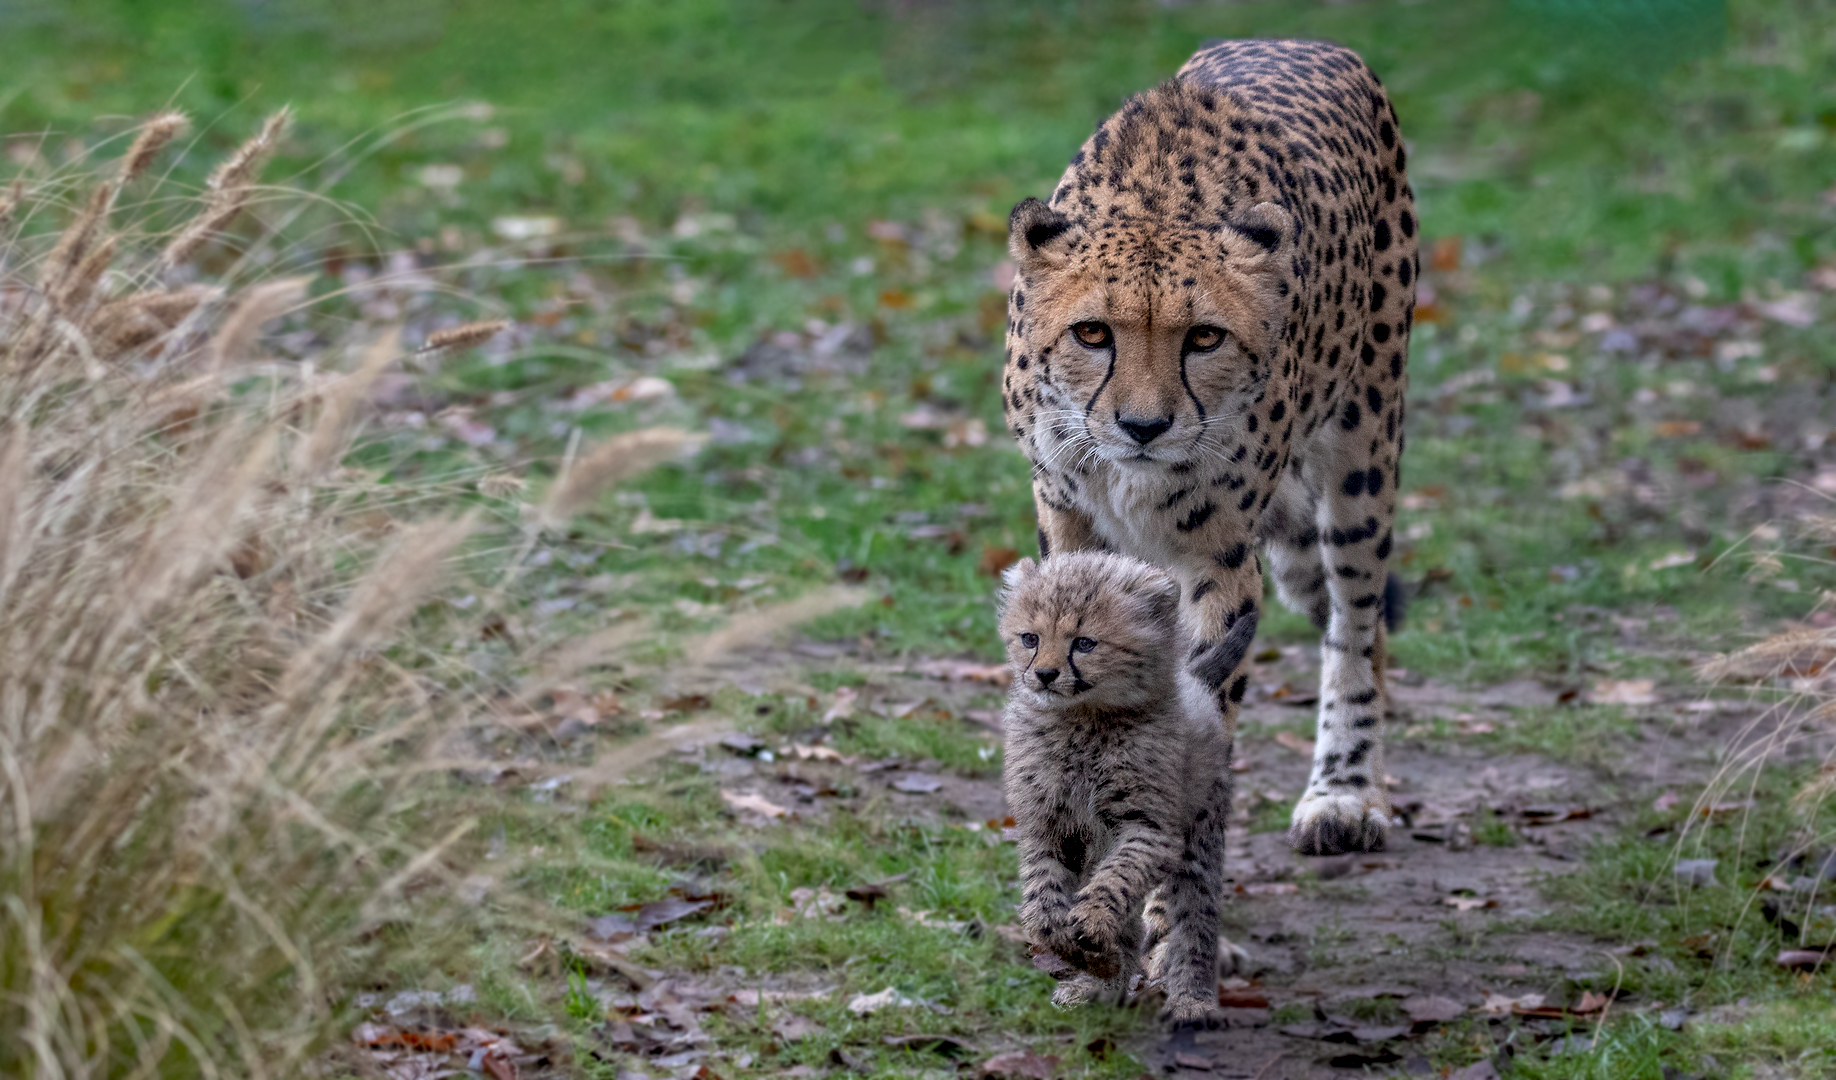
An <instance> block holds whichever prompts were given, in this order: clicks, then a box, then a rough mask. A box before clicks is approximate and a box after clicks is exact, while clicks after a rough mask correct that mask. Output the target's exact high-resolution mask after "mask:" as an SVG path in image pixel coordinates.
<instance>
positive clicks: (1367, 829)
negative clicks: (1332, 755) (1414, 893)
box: [1288, 794, 1390, 855]
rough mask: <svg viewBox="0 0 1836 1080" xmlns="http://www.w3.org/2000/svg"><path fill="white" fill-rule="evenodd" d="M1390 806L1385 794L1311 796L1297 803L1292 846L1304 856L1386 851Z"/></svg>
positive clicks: (1290, 833)
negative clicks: (1376, 795)
mask: <svg viewBox="0 0 1836 1080" xmlns="http://www.w3.org/2000/svg"><path fill="white" fill-rule="evenodd" d="M1389 828H1390V808H1389V807H1388V806H1387V805H1386V804H1385V803H1384V802H1383V801H1382V799H1381V797H1372V796H1366V795H1336V794H1335V795H1308V796H1307V797H1305V798H1303V799H1301V801H1300V802H1299V803H1297V804H1295V807H1294V819H1293V824H1292V825H1291V826H1290V827H1289V829H1288V846H1290V847H1292V848H1293V849H1294V850H1295V851H1297V852H1299V853H1300V854H1302V855H1343V854H1346V853H1347V852H1353V851H1382V850H1383V844H1384V839H1385V836H1386V834H1387V833H1388V832H1389Z"/></svg>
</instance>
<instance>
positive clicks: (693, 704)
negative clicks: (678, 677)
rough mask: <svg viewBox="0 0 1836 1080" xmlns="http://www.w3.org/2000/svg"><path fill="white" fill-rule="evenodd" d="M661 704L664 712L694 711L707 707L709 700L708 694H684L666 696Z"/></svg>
mask: <svg viewBox="0 0 1836 1080" xmlns="http://www.w3.org/2000/svg"><path fill="white" fill-rule="evenodd" d="M659 704H660V705H661V706H662V709H663V711H664V712H681V713H692V712H700V711H701V710H702V709H705V708H707V707H708V705H709V701H708V696H707V695H706V694H684V695H682V696H681V697H673V698H665V699H664V700H663V701H661V702H660V703H659Z"/></svg>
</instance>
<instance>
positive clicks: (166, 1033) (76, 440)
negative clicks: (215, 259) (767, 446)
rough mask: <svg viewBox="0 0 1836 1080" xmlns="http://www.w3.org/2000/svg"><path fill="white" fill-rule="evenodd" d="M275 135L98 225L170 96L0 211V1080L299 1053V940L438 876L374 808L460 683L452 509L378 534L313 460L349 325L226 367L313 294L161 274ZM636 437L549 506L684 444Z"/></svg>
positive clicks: (300, 286) (359, 347) (340, 450)
mask: <svg viewBox="0 0 1836 1080" xmlns="http://www.w3.org/2000/svg"><path fill="white" fill-rule="evenodd" d="M285 122H286V116H285V114H284V113H283V114H280V115H277V116H275V117H272V118H270V119H269V120H268V121H267V122H266V123H265V124H264V125H263V126H262V128H261V130H260V131H259V133H258V134H257V135H256V136H255V137H254V138H253V139H251V140H250V141H249V142H248V143H246V144H245V145H244V146H243V147H241V148H240V149H239V150H238V151H236V152H235V153H234V154H233V155H232V156H231V157H230V158H229V160H227V161H226V162H224V163H223V164H222V165H221V166H220V167H219V168H218V169H217V170H216V171H215V172H214V173H213V174H212V176H211V180H210V184H209V187H208V189H207V190H206V191H205V193H204V194H203V196H202V198H201V199H200V201H199V206H198V209H197V212H196V214H195V216H194V217H192V218H191V219H190V220H189V221H188V222H186V223H184V224H183V225H182V226H180V227H178V228H176V229H173V230H169V231H167V232H166V233H165V234H164V235H163V236H149V235H146V234H144V233H141V232H136V231H134V228H133V225H134V223H131V222H130V223H129V225H128V226H125V227H124V226H121V225H120V224H118V223H117V222H116V221H115V220H114V217H115V216H116V209H115V208H116V205H117V196H118V195H119V194H120V193H121V191H122V190H123V188H124V187H125V186H126V185H128V184H131V183H134V182H136V181H138V180H139V179H140V178H142V177H143V176H144V175H145V174H147V173H148V172H149V170H150V169H151V167H152V166H153V165H154V163H155V162H156V161H157V159H158V158H159V156H160V154H161V153H162V151H164V150H165V149H166V147H167V146H168V145H169V144H170V143H171V141H172V139H173V138H174V137H175V136H176V135H177V134H178V133H179V132H180V131H182V130H183V129H184V127H185V121H184V118H183V117H180V116H177V115H175V114H166V115H162V116H158V117H155V118H154V119H153V120H151V121H149V122H148V123H147V124H146V125H145V126H144V127H143V128H142V129H141V130H140V131H139V133H138V135H137V137H136V138H135V139H134V140H133V143H132V146H131V147H130V148H129V149H128V151H127V153H126V155H125V156H124V157H123V158H122V159H121V160H120V161H119V162H118V163H116V164H115V165H114V166H113V167H112V168H109V169H107V170H102V171H100V176H99V178H96V179H93V180H91V181H89V182H88V186H87V189H86V190H83V191H82V192H80V193H79V194H76V195H75V197H72V195H71V185H69V184H67V183H66V184H65V185H63V186H62V187H61V188H59V189H58V190H56V191H54V192H50V193H49V194H47V193H46V192H45V191H35V190H32V189H28V188H26V187H24V186H22V185H13V186H12V187H11V188H10V189H8V190H7V191H6V192H5V193H4V197H3V203H0V417H3V418H4V419H3V420H0V837H3V839H0V1033H4V1035H0V1075H3V1076H22V1077H34V1078H67V1077H68V1078H75V1077H103V1076H130V1075H132V1076H148V1075H162V1076H163V1075H199V1076H268V1075H277V1076H279V1075H289V1074H294V1073H297V1072H298V1071H299V1070H300V1068H301V1067H302V1065H303V1063H305V1062H306V1061H307V1060H309V1055H310V1054H311V1053H312V1052H313V1050H314V1047H315V1046H316V1045H317V1043H318V1041H319V1040H321V1039H322V1038H323V1037H324V1035H325V1029H326V1025H327V1023H328V1021H329V1019H330V1010H331V1009H332V1008H334V1007H335V1003H336V1000H337V996H336V994H335V993H333V992H332V988H331V987H328V986H327V985H326V983H325V981H324V979H325V972H326V970H327V967H326V958H327V955H328V953H330V952H333V951H335V950H336V949H337V948H338V947H339V946H341V945H343V944H346V943H348V942H349V941H350V940H351V937H352V935H353V934H355V933H357V932H359V931H360V930H362V929H363V928H364V927H365V925H366V920H367V919H371V918H374V917H376V914H377V912H379V911H381V910H383V907H384V905H386V904H387V902H388V901H389V898H390V897H391V896H393V895H394V894H395V893H396V892H398V891H399V890H400V888H401V887H402V886H403V885H404V884H406V883H408V882H409V881H410V879H417V880H418V879H422V878H425V877H426V875H427V874H429V873H435V872H437V870H438V867H439V861H440V850H441V845H440V844H439V843H437V842H435V843H423V844H415V843H413V842H411V840H410V839H409V838H407V837H406V836H405V835H404V834H403V833H402V831H401V821H402V820H403V819H402V815H401V814H400V813H399V812H398V810H399V808H400V806H401V805H403V802H402V801H403V799H404V798H405V796H404V792H405V790H406V789H407V785H409V784H410V783H412V782H413V778H414V777H415V776H418V775H420V774H421V773H420V770H418V768H417V767H416V762H415V760H414V759H415V755H416V753H417V751H418V749H419V748H421V747H424V746H427V745H430V742H429V740H431V739H432V738H433V737H434V735H435V729H436V722H439V723H443V724H450V723H452V722H454V721H456V720H458V719H461V718H462V717H463V715H464V712H465V698H464V694H463V693H461V692H459V691H460V690H462V688H459V687H455V686H453V685H450V684H448V683H445V682H442V680H441V678H440V677H439V676H437V675H436V674H435V673H436V672H439V671H446V670H449V668H447V667H443V666H442V665H439V664H437V663H434V662H432V655H433V654H432V652H431V650H429V649H427V648H424V647H423V646H422V645H421V644H420V639H418V638H417V637H416V633H415V631H414V629H413V623H414V619H415V617H416V615H417V613H421V612H424V611H425V610H426V609H425V608H424V605H425V602H426V601H427V600H428V599H429V598H430V597H431V596H433V595H434V594H435V592H436V591H437V590H438V589H439V588H440V587H441V583H442V580H443V579H444V578H446V577H447V576H448V572H449V570H450V569H451V567H452V564H453V562H454V560H455V559H456V557H457V553H458V552H459V551H460V550H461V545H462V544H464V543H465V541H466V538H467V536H468V534H469V532H470V531H471V528H472V524H473V523H472V522H471V521H470V520H466V519H447V518H435V519H432V520H418V521H417V520H399V521H394V522H391V523H388V524H387V525H386V526H385V527H382V528H378V527H377V524H376V520H375V518H376V507H377V506H395V507H400V506H402V505H403V504H404V501H405V500H404V499H403V498H402V497H401V495H400V493H397V492H381V491H379V490H377V489H374V488H369V487H366V486H365V483H364V482H363V481H362V480H361V478H357V479H353V478H352V476H351V475H349V474H347V473H346V471H345V470H343V469H341V468H340V462H341V461H342V460H343V459H344V458H345V456H346V454H347V453H348V452H349V450H350V449H351V445H352V440H353V438H354V432H356V431H357V430H358V427H359V425H358V423H357V421H358V419H359V418H360V416H361V414H362V412H363V409H364V405H365V400H366V392H367V390H368V389H369V387H370V385H371V384H372V382H373V381H374V380H375V379H376V378H377V377H378V376H379V375H381V374H382V373H383V372H384V371H386V370H387V369H388V368H389V367H390V366H391V365H392V364H394V363H396V362H397V361H398V360H400V359H401V358H402V357H403V356H404V355H409V354H407V353H405V351H404V350H403V348H402V346H401V344H400V342H399V341H398V337H399V333H398V332H396V331H383V332H381V333H371V334H370V336H369V337H368V339H367V340H363V341H352V342H350V343H348V344H347V345H345V346H341V347H339V348H337V349H334V350H331V351H330V352H329V353H328V354H327V355H325V356H323V357H319V358H317V359H316V362H315V364H314V365H313V366H314V367H315V368H316V369H317V370H319V371H320V372H326V371H329V372H331V373H332V374H331V375H330V376H329V377H319V378H316V379H314V380H311V381H303V380H298V379H294V380H292V381H289V379H288V377H286V376H284V375H280V374H276V373H275V370H274V366H273V365H265V366H260V367H258V366H255V365H253V364H252V363H251V361H252V358H253V356H254V354H255V352H256V350H257V348H258V344H259V341H260V337H261V333H262V328H263V326H264V325H265V324H268V323H270V322H272V321H273V320H274V319H275V318H277V317H279V316H282V315H285V314H287V313H290V312H292V311H294V310H296V309H298V308H299V307H300V306H301V305H302V304H303V303H304V302H305V297H306V295H307V287H308V284H309V283H308V282H307V281H306V280H305V279H300V278H288V279H282V280H273V281H267V282H262V283H257V284H254V285H251V286H249V287H246V288H241V289H239V290H226V289H225V288H222V287H220V286H218V285H214V284H209V283H198V282H196V281H195V280H193V278H194V277H195V274H194V273H193V272H192V271H191V270H190V268H189V267H187V266H185V265H184V264H185V263H186V260H188V259H190V258H191V257H192V256H194V255H196V254H197V253H198V252H200V251H202V250H204V249H205V248H206V247H208V246H209V245H211V244H212V243H213V242H215V241H216V239H217V238H218V236H219V234H220V233H221V231H222V230H223V228H224V227H225V226H226V225H228V224H229V223H230V222H231V221H232V220H233V219H234V218H236V217H237V216H238V215H239V214H240V213H241V212H242V210H243V209H245V208H246V206H247V205H248V203H249V199H250V197H251V192H253V191H254V190H256V184H257V177H258V172H259V169H260V166H261V163H262V161H263V160H264V159H265V158H266V157H267V156H269V155H270V154H271V153H272V152H273V150H274V148H275V145H276V143H277V141H278V140H279V138H280V137H281V134H282V132H283V130H284V127H285ZM47 198H49V199H50V200H51V201H52V205H46V204H45V201H44V200H45V199H47ZM59 206H61V207H62V208H63V212H64V213H66V214H67V215H68V216H67V219H66V223H65V224H64V225H63V226H62V227H61V228H60V229H57V230H56V231H54V232H53V231H46V230H45V229H44V228H43V223H44V222H45V220H46V219H47V217H49V216H52V215H55V214H56V213H57V212H58V210H59ZM28 223H33V224H36V225H37V226H38V231H37V232H32V231H31V230H30V229H28V228H27V227H26V226H27V224H28ZM118 229H120V230H121V231H117V230H118ZM504 325H505V324H502V323H474V324H468V325H466V326H462V327H459V328H456V329H454V330H451V331H447V332H446V333H444V334H441V335H438V336H437V337H436V338H435V339H434V340H431V341H429V342H427V343H426V345H425V347H423V348H422V349H421V350H419V352H420V353H422V354H425V353H427V352H429V351H432V350H438V349H455V348H463V347H466V346H469V345H474V344H477V343H479V342H481V341H483V340H485V339H487V338H489V337H490V336H492V335H493V334H495V333H497V332H499V331H501V330H502V329H503V328H504ZM251 380H254V382H251ZM251 385H253V386H257V387H259V392H250V390H249V387H250V386H251ZM639 442H641V443H642V445H638V444H635V443H634V444H632V445H630V446H624V445H622V444H621V446H620V448H619V449H618V451H617V452H616V453H615V454H614V453H612V452H610V451H606V450H588V451H586V453H585V454H583V455H582V457H581V460H580V462H579V464H578V465H577V467H576V468H575V469H574V470H572V471H571V472H570V473H569V474H568V475H567V476H566V477H565V478H564V479H563V481H562V482H561V483H560V484H558V485H557V491H556V492H555V494H554V496H553V497H552V498H551V500H550V506H549V507H548V513H547V514H546V515H544V518H545V520H555V521H558V520H561V519H564V518H565V516H566V515H567V514H568V513H572V512H574V511H576V510H578V509H580V508H581V507H582V506H584V505H586V503H587V501H589V500H590V499H591V498H592V497H593V496H595V495H596V494H598V493H599V492H600V491H602V490H603V489H604V487H605V486H606V485H607V484H609V483H612V482H614V481H616V480H617V479H620V478H622V477H625V476H628V475H631V474H632V473H634V472H635V471H636V470H637V468H638V467H639V466H641V465H642V464H644V463H648V462H654V461H655V460H657V459H658V457H659V453H660V449H661V448H662V447H664V446H669V447H678V448H679V447H680V446H681V444H682V442H683V438H682V436H681V434H680V433H676V432H670V433H662V434H652V435H646V436H645V437H644V438H643V439H641V440H639ZM613 459H616V460H613ZM406 501H408V502H412V501H414V500H406ZM359 520H361V521H362V522H363V524H362V527H361V528H360V527H359V526H358V524H357V522H358V521H359ZM493 550H495V549H493ZM504 569H505V568H503V567H501V566H500V567H499V568H498V570H499V571H502V570H504ZM485 570H486V572H487V573H490V572H492V571H491V570H490V568H489V567H487V568H485ZM464 825H465V823H463V822H459V823H454V822H447V823H443V824H442V829H443V830H450V831H447V832H446V839H447V840H449V841H450V840H451V839H452V838H453V837H456V836H458V835H460V834H461V833H462V832H463V829H464ZM420 902H421V901H419V900H417V904H419V903H420Z"/></svg>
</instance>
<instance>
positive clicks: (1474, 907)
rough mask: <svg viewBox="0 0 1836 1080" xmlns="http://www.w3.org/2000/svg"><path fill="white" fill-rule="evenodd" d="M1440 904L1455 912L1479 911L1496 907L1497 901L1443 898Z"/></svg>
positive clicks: (1453, 897) (1477, 898)
mask: <svg viewBox="0 0 1836 1080" xmlns="http://www.w3.org/2000/svg"><path fill="white" fill-rule="evenodd" d="M1441 903H1443V904H1446V905H1447V906H1448V907H1450V908H1453V909H1454V910H1455V911H1480V910H1483V909H1485V908H1495V907H1497V906H1498V901H1496V900H1493V899H1491V898H1489V897H1484V896H1443V897H1441Z"/></svg>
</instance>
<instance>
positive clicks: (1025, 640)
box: [1020, 634, 1039, 649]
mask: <svg viewBox="0 0 1836 1080" xmlns="http://www.w3.org/2000/svg"><path fill="white" fill-rule="evenodd" d="M1020 644H1021V645H1022V646H1024V647H1026V648H1028V649H1037V648H1038V647H1039V635H1038V634H1021V635H1020Z"/></svg>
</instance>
